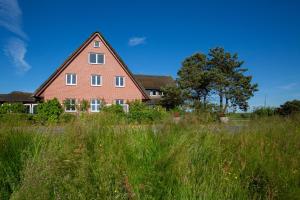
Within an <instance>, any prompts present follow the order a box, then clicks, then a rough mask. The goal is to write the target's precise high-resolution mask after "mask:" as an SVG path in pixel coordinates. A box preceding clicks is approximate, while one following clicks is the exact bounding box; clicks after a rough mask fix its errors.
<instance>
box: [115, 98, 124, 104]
mask: <svg viewBox="0 0 300 200" xmlns="http://www.w3.org/2000/svg"><path fill="white" fill-rule="evenodd" d="M116 104H117V105H123V104H124V99H116Z"/></svg>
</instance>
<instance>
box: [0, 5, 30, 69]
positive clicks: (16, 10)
mask: <svg viewBox="0 0 300 200" xmlns="http://www.w3.org/2000/svg"><path fill="white" fill-rule="evenodd" d="M0 27H3V28H5V29H6V30H8V31H10V32H12V33H14V34H15V35H16V37H12V38H9V39H8V40H7V41H6V44H5V46H4V49H3V50H4V53H5V55H6V56H7V57H8V58H9V59H10V60H11V61H12V62H13V64H14V65H15V67H16V69H17V72H18V73H24V72H26V71H28V70H29V69H30V68H31V66H30V65H29V64H28V62H26V60H25V55H26V52H27V44H26V42H25V41H26V40H28V37H27V35H26V33H25V32H24V31H23V29H22V10H21V9H20V6H19V4H18V1H17V0H0ZM20 38H21V39H20Z"/></svg>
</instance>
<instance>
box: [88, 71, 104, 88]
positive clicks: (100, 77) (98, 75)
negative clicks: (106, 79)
mask: <svg viewBox="0 0 300 200" xmlns="http://www.w3.org/2000/svg"><path fill="white" fill-rule="evenodd" d="M93 76H96V83H97V77H99V79H100V84H99V85H97V84H93ZM91 86H93V87H99V86H102V76H101V75H100V74H92V75H91Z"/></svg>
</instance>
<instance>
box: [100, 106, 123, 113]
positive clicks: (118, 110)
mask: <svg viewBox="0 0 300 200" xmlns="http://www.w3.org/2000/svg"><path fill="white" fill-rule="evenodd" d="M102 111H103V112H108V113H111V114H115V115H118V116H124V114H125V113H124V109H123V107H122V106H121V105H117V104H113V105H110V106H103V108H102Z"/></svg>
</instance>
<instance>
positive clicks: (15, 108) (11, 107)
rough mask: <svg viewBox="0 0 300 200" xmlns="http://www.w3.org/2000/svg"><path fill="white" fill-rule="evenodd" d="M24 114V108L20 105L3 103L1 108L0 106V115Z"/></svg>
mask: <svg viewBox="0 0 300 200" xmlns="http://www.w3.org/2000/svg"><path fill="white" fill-rule="evenodd" d="M25 112H26V108H25V106H24V105H23V104H22V103H11V104H8V103H4V104H3V105H2V106H0V114H6V113H25Z"/></svg>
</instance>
